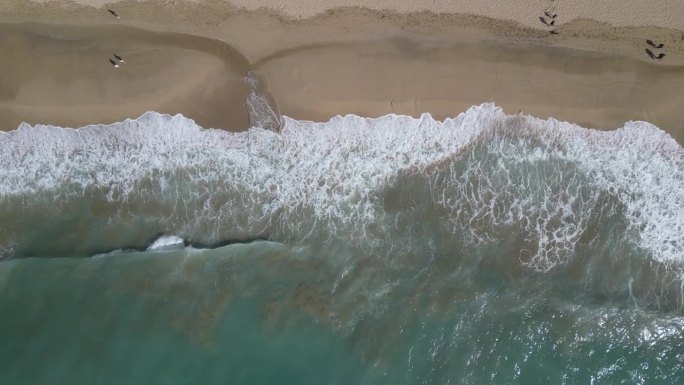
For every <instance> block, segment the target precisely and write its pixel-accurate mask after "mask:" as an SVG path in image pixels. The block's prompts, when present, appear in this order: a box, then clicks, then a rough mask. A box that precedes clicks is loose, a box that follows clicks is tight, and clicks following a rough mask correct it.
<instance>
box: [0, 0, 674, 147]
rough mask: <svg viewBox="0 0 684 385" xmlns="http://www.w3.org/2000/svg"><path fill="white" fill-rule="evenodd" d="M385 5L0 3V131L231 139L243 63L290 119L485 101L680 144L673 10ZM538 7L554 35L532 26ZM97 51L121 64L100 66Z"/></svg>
mask: <svg viewBox="0 0 684 385" xmlns="http://www.w3.org/2000/svg"><path fill="white" fill-rule="evenodd" d="M86 3H87V4H89V5H83V4H86ZM398 3H399V2H390V1H379V2H373V3H371V2H367V1H361V0H347V1H344V2H343V1H338V2H311V1H299V2H278V3H277V4H275V3H273V2H267V1H252V2H247V1H233V2H231V3H228V2H224V1H217V0H214V1H175V2H161V1H142V2H141V1H122V2H115V3H106V5H105V2H104V1H99V2H98V1H88V2H86V1H77V2H63V1H33V2H23V1H14V2H12V1H10V2H9V3H4V5H1V6H0V22H1V23H2V24H1V25H0V39H1V43H0V44H2V45H3V46H5V47H8V48H9V52H11V54H10V55H7V58H6V59H5V60H3V61H2V62H0V71H1V73H3V74H6V76H3V77H2V78H1V79H0V127H2V129H4V130H11V129H14V128H16V126H17V125H18V124H19V123H20V122H22V121H26V122H29V123H44V124H55V125H68V126H82V125H85V124H89V123H109V122H114V121H119V120H122V119H125V118H131V117H137V116H139V115H140V114H142V113H143V112H145V111H148V110H155V111H160V112H166V113H182V114H183V115H186V116H188V117H191V118H193V119H195V120H196V121H197V122H198V123H199V124H201V125H202V126H205V127H215V128H225V129H230V130H242V129H245V128H247V127H248V126H249V122H248V118H247V111H246V107H245V103H244V101H245V95H246V92H247V88H246V85H245V83H244V81H243V77H244V75H245V73H246V71H247V70H248V69H252V70H253V71H255V73H257V74H258V75H260V76H261V77H262V78H263V79H265V80H266V82H267V84H268V89H269V90H270V92H271V94H272V95H273V97H274V98H275V99H276V100H277V102H278V105H279V107H280V111H281V112H282V113H283V114H284V115H287V116H290V117H293V118H296V119H307V120H317V121H324V120H327V119H329V118H330V117H332V116H335V115H338V114H357V115H363V116H380V115H384V114H388V113H397V114H408V115H413V116H417V115H420V114H421V113H423V112H429V113H431V114H432V115H433V116H435V117H436V118H439V119H443V118H445V117H449V116H455V115H457V114H458V113H460V112H462V111H464V110H465V109H467V108H468V107H470V106H472V105H475V104H480V103H483V102H488V101H493V102H495V103H496V104H497V105H499V106H501V107H503V108H504V110H505V111H506V112H507V113H511V114H514V113H518V112H523V113H525V114H530V115H533V116H537V117H540V118H549V117H553V118H556V119H559V120H565V121H570V122H574V123H577V124H580V125H582V126H585V127H591V128H601V129H615V128H617V127H621V126H622V125H624V123H625V122H626V121H629V120H644V121H648V122H651V123H653V124H655V125H657V126H659V127H660V128H662V129H664V130H666V131H668V132H670V133H671V134H672V135H673V136H674V137H675V138H677V139H678V140H679V141H680V143H682V142H683V141H684V123H683V122H684V112H682V111H681V109H680V108H679V105H680V104H681V91H680V90H681V89H683V88H684V50H683V49H684V42H682V32H681V31H679V30H677V29H675V28H676V27H677V23H678V20H684V10H682V9H681V7H680V6H678V5H676V2H673V1H662V2H660V3H662V4H660V5H659V6H653V5H652V4H651V5H645V4H644V3H642V2H638V1H627V2H617V1H609V2H602V3H601V5H594V4H593V3H592V2H589V1H577V2H568V1H559V0H557V1H555V2H548V1H525V2H522V3H520V4H517V3H516V4H515V6H513V5H510V4H509V5H502V6H500V7H498V6H496V4H495V2H493V1H485V2H478V3H477V4H476V5H475V4H472V3H470V2H445V1H444V2H443V1H417V2H411V3H404V2H402V3H401V5H398ZM549 6H552V8H548V9H550V10H552V12H554V13H557V14H558V15H559V16H558V18H557V21H558V24H557V25H556V26H555V28H553V29H554V30H556V31H557V32H558V34H557V35H551V34H550V33H549V31H550V30H551V29H552V28H550V27H546V26H544V25H543V24H541V22H539V21H538V18H539V15H542V16H543V11H544V10H545V9H547V7H549ZM340 7H342V8H340ZM349 7H353V8H349ZM105 8H113V9H116V10H117V12H118V13H119V14H120V15H121V16H122V17H121V19H115V18H113V17H112V16H111V15H109V14H108V13H107V12H106V10H105ZM646 8H648V10H647V9H646ZM427 11H429V12H427ZM591 15H594V18H595V19H596V20H591V19H588V17H590V16H591ZM646 39H652V40H654V41H657V42H663V43H664V44H665V49H664V52H665V53H666V57H665V58H664V59H663V60H662V61H655V60H651V59H650V58H648V57H647V56H646V54H645V52H644V49H645V48H646V47H648V46H647V45H646V44H645V40H646ZM6 51H7V50H6ZM111 52H117V53H119V54H121V55H123V56H125V57H126V59H127V64H125V65H122V66H121V68H119V69H118V70H114V69H113V68H112V67H111V65H110V64H109V63H107V57H108V56H109V55H110V53H111ZM657 52H660V51H657ZM10 74H11V75H10Z"/></svg>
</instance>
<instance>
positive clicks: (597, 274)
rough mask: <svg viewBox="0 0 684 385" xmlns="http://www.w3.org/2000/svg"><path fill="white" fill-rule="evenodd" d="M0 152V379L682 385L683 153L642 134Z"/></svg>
mask: <svg viewBox="0 0 684 385" xmlns="http://www.w3.org/2000/svg"><path fill="white" fill-rule="evenodd" d="M0 136H2V137H1V138H0V140H2V142H1V143H2V146H0V155H1V156H2V159H5V162H4V163H3V164H2V165H0V179H1V180H0V182H2V183H0V194H1V195H0V197H1V199H0V218H2V219H1V220H0V222H1V223H0V253H1V254H2V258H3V259H4V260H3V261H2V262H0V313H1V314H2V317H0V341H2V344H0V383H2V384H5V383H6V384H62V383H64V384H122V383H125V384H188V383H229V384H255V383H268V384H281V383H282V384H290V383H297V384H322V383H325V384H481V383H483V384H484V383H486V384H581V383H593V384H642V383H643V384H678V383H683V382H684V317H683V316H682V303H683V298H684V295H683V293H684V279H683V277H684V275H683V272H682V258H683V256H684V249H683V248H684V238H683V237H684V235H683V234H684V232H682V231H681V230H682V229H683V228H682V223H684V208H683V207H684V205H682V202H684V150H683V149H682V148H681V146H679V145H678V144H677V143H676V142H674V141H673V140H672V139H671V138H670V137H669V136H668V135H666V134H665V133H664V132H662V131H660V130H659V129H658V128H656V127H653V126H651V125H648V124H647V123H630V124H628V125H627V126H626V127H625V128H623V129H621V130H618V131H616V132H607V133H606V132H596V131H591V130H586V129H583V128H581V127H577V126H572V125H569V124H566V123H560V122H556V121H541V120H536V119H533V118H529V117H518V116H505V115H504V114H503V113H502V112H501V111H500V110H498V109H497V108H496V107H494V106H491V105H483V106H480V107H474V108H472V109H471V110H469V111H468V112H466V113H465V114H461V115H459V116H458V117H456V118H454V119H450V120H447V121H445V122H436V121H434V120H432V119H431V118H430V117H429V116H427V115H426V116H423V117H422V118H420V119H413V118H408V117H398V116H387V117H383V118H379V119H364V118H359V117H354V116H347V117H340V118H336V119H334V120H332V121H331V122H328V123H325V124H318V123H311V122H299V121H294V120H291V119H286V120H285V127H284V129H283V131H282V132H281V133H279V134H276V133H273V132H271V131H266V130H261V129H252V130H251V131H249V132H247V133H238V134H231V133H225V132H222V131H212V130H204V129H202V128H200V127H197V126H196V125H194V123H193V122H192V121H189V120H187V119H184V118H182V117H178V116H177V117H169V116H163V115H157V114H147V115H145V116H143V117H141V118H140V119H138V120H132V121H127V122H122V123H118V124H115V125H112V126H97V127H87V128H82V129H81V130H80V131H74V130H69V129H60V128H54V127H28V126H23V127H22V128H21V129H20V130H18V131H14V132H10V133H7V134H0ZM160 234H173V235H176V236H178V237H180V238H182V239H184V240H185V243H186V246H183V245H180V247H175V248H174V247H171V248H157V247H156V245H152V241H153V240H154V239H155V238H156V237H158V236H159V235H160ZM188 244H192V245H193V246H188Z"/></svg>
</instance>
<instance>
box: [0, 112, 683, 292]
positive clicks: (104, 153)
mask: <svg viewBox="0 0 684 385" xmlns="http://www.w3.org/2000/svg"><path fill="white" fill-rule="evenodd" d="M0 136H1V137H2V146H1V147H0V157H1V158H2V159H3V162H2V166H1V167H0V218H3V219H2V223H0V252H1V253H2V257H3V258H14V257H24V256H61V255H65V254H67V253H68V254H69V255H74V254H75V255H89V254H94V253H97V252H106V251H108V250H114V249H117V248H122V247H128V246H138V247H139V248H144V247H145V246H146V245H148V244H149V243H150V241H151V240H153V239H154V237H156V236H157V235H158V234H162V233H163V234H176V235H177V236H178V237H182V238H183V239H185V240H188V241H189V242H197V243H202V244H217V243H220V242H222V241H225V240H241V239H255V238H266V239H271V240H275V241H280V242H293V243H294V242H320V243H326V242H337V241H342V242H343V243H347V244H349V245H350V247H354V248H358V249H361V250H364V251H365V252H368V253H370V255H376V256H379V257H390V258H391V257H392V255H393V254H396V253H397V250H402V251H403V252H408V253H410V252H411V251H412V250H413V251H419V250H425V249H426V248H432V249H450V248H460V249H463V250H479V252H481V251H482V250H485V249H486V248H503V249H505V250H507V252H506V253H505V254H506V255H507V257H506V258H508V259H509V260H510V261H509V262H510V263H512V264H519V265H522V266H524V267H525V268H528V269H531V270H533V271H542V272H543V271H550V270H552V269H554V267H556V266H560V265H565V266H567V265H572V264H573V263H588V262H587V261H586V258H589V257H588V255H601V256H602V258H604V259H605V261H613V260H618V261H623V260H624V259H631V260H636V261H638V263H642V264H647V265H648V264H653V263H655V264H657V266H659V267H657V268H658V269H661V268H662V269H664V270H668V271H670V272H672V273H673V274H674V272H675V271H679V268H678V266H679V265H681V262H682V261H684V149H683V148H682V147H681V146H680V145H679V144H677V143H676V142H675V141H674V140H673V139H672V138H671V137H670V136H669V135H668V134H666V133H665V132H663V131H662V130H660V129H659V128H657V127H655V126H653V125H651V124H648V123H644V122H629V123H627V124H626V125H625V126H624V127H622V128H620V129H618V130H615V131H596V130H589V129H585V128H582V127H579V126H577V125H573V124H570V123H564V122H559V121H556V120H553V119H550V120H546V121H545V120H540V119H536V118H533V117H528V116H518V115H515V116H510V115H505V114H504V113H503V112H502V111H501V109H499V108H497V107H495V106H494V105H492V104H483V105H481V106H476V107H472V108H470V109H469V110H468V111H467V112H465V113H462V114H460V115H458V116H457V117H455V118H450V119H446V120H444V121H436V120H434V119H433V118H432V117H431V116H430V115H429V114H425V115H423V116H421V117H420V118H412V117H407V116H397V115H388V116H384V117H380V118H362V117H358V116H354V115H347V116H338V117H335V118H333V119H331V120H330V121H329V122H326V123H314V122H308V121H297V120H293V119H289V118H285V119H284V124H283V128H282V131H281V132H280V133H276V132H273V131H270V130H265V129H260V128H252V129H250V130H249V131H247V132H239V133H230V132H225V131H222V130H214V129H204V128H202V127H199V126H197V125H196V124H195V123H194V122H193V121H192V120H190V119H187V118H184V117H183V116H181V115H176V116H169V115H162V114H157V113H153V112H149V113H146V114H144V115H143V116H141V117H140V118H138V119H134V120H126V121H124V122H120V123H115V124H111V125H94V126H87V127H82V128H80V129H77V130H76V129H71V128H60V127H53V126H42V125H37V126H30V125H28V124H22V125H21V126H20V127H19V128H18V129H17V130H15V131H12V132H7V133H2V134H0ZM618 254H620V255H618ZM580 261H583V262H580ZM611 263H612V262H611ZM672 267H677V268H676V269H672ZM651 269H653V267H651ZM673 277H674V278H673ZM670 278H672V279H674V281H677V282H679V281H681V279H675V278H676V276H674V275H671V276H670ZM674 281H673V284H674Z"/></svg>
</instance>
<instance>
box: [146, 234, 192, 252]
mask: <svg viewBox="0 0 684 385" xmlns="http://www.w3.org/2000/svg"><path fill="white" fill-rule="evenodd" d="M183 247H185V241H184V240H183V238H180V237H177V236H175V235H162V236H160V237H159V238H157V239H155V240H154V242H152V244H151V245H150V246H149V247H148V248H147V250H148V251H151V250H167V249H178V248H183Z"/></svg>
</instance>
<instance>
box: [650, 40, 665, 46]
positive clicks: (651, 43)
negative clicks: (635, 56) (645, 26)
mask: <svg viewBox="0 0 684 385" xmlns="http://www.w3.org/2000/svg"><path fill="white" fill-rule="evenodd" d="M646 44H648V45H650V46H651V47H653V48H663V47H664V46H665V44H663V43H660V44H656V43H654V42H653V40H649V39H646Z"/></svg>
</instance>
